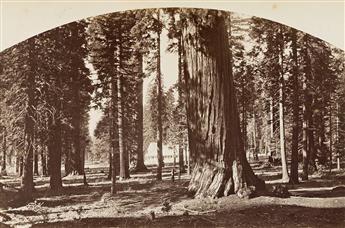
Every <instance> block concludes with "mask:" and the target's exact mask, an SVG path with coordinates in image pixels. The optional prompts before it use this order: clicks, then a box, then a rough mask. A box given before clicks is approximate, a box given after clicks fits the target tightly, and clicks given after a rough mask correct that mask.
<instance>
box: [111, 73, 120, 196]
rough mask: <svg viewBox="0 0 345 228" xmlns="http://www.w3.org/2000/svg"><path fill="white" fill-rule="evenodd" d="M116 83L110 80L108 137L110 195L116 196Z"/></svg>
mask: <svg viewBox="0 0 345 228" xmlns="http://www.w3.org/2000/svg"><path fill="white" fill-rule="evenodd" d="M116 87H117V83H116V79H115V77H114V76H113V77H112V78H111V85H110V90H111V110H110V117H111V118H110V119H111V130H110V136H111V153H112V156H111V158H112V161H111V162H112V165H111V194H112V195H114V194H116V173H117V170H116V167H117V161H116V159H117V158H118V145H119V144H118V141H117V140H118V139H117V138H115V133H116V132H117V110H116V109H117V91H116Z"/></svg>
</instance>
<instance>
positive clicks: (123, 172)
mask: <svg viewBox="0 0 345 228" xmlns="http://www.w3.org/2000/svg"><path fill="white" fill-rule="evenodd" d="M118 53H119V55H118V58H119V65H118V67H119V69H118V71H117V73H118V77H117V81H116V82H117V130H118V139H119V153H120V174H119V176H120V179H127V178H129V170H128V159H127V158H128V151H127V150H126V147H125V137H124V105H123V103H124V102H123V80H124V79H123V76H122V73H121V72H120V69H121V54H122V53H121V44H119V51H118Z"/></svg>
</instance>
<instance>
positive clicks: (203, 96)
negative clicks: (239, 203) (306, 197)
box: [183, 10, 265, 197]
mask: <svg viewBox="0 0 345 228" xmlns="http://www.w3.org/2000/svg"><path fill="white" fill-rule="evenodd" d="M227 16H228V15H227V14H226V13H223V12H222V13H220V12H219V11H213V10H187V11H186V13H185V14H184V17H183V20H184V29H183V52H184V71H185V73H184V75H185V81H186V88H188V89H187V92H186V105H187V118H188V133H189V147H190V153H191V157H192V160H193V161H194V164H195V165H194V169H193V172H192V176H191V181H190V184H189V190H190V191H193V192H195V195H196V197H207V196H210V197H220V196H227V195H229V194H232V193H236V194H238V195H240V193H241V192H243V190H244V189H247V188H249V187H255V189H256V190H259V189H263V188H264V187H265V184H264V182H263V181H262V180H260V179H259V178H258V177H257V176H256V175H255V174H254V172H253V170H252V169H251V167H250V165H249V163H248V161H247V159H246V156H245V152H244V147H243V142H242V138H241V129H240V122H239V115H238V110H237V104H236V98H235V89H234V84H233V75H232V60H231V53H230V52H228V51H224V50H229V43H228V34H227V31H228V28H227V25H226V23H225V21H226V20H225V18H226V17H227Z"/></svg>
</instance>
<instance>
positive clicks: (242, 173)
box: [188, 161, 265, 198]
mask: <svg viewBox="0 0 345 228" xmlns="http://www.w3.org/2000/svg"><path fill="white" fill-rule="evenodd" d="M248 166H249V164H248ZM264 189H265V182H264V181H262V180H261V179H259V178H258V177H257V176H256V175H255V174H254V173H253V172H252V171H251V170H248V168H247V167H246V166H243V165H241V164H240V163H239V162H238V161H234V162H233V165H232V167H229V168H221V167H219V166H215V165H210V164H208V163H203V164H196V165H195V167H194V169H193V172H192V176H191V181H190V183H189V187H188V190H189V191H190V192H193V193H194V195H195V198H204V197H211V198H218V197H222V196H229V195H230V194H237V195H238V196H239V197H240V198H252V197H253V196H254V195H255V193H256V192H258V191H260V190H264Z"/></svg>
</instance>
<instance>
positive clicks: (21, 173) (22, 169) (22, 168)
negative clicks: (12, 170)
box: [19, 156, 24, 177]
mask: <svg viewBox="0 0 345 228" xmlns="http://www.w3.org/2000/svg"><path fill="white" fill-rule="evenodd" d="M23 173H24V157H23V156H20V157H19V176H20V177H22V176H23Z"/></svg>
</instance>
